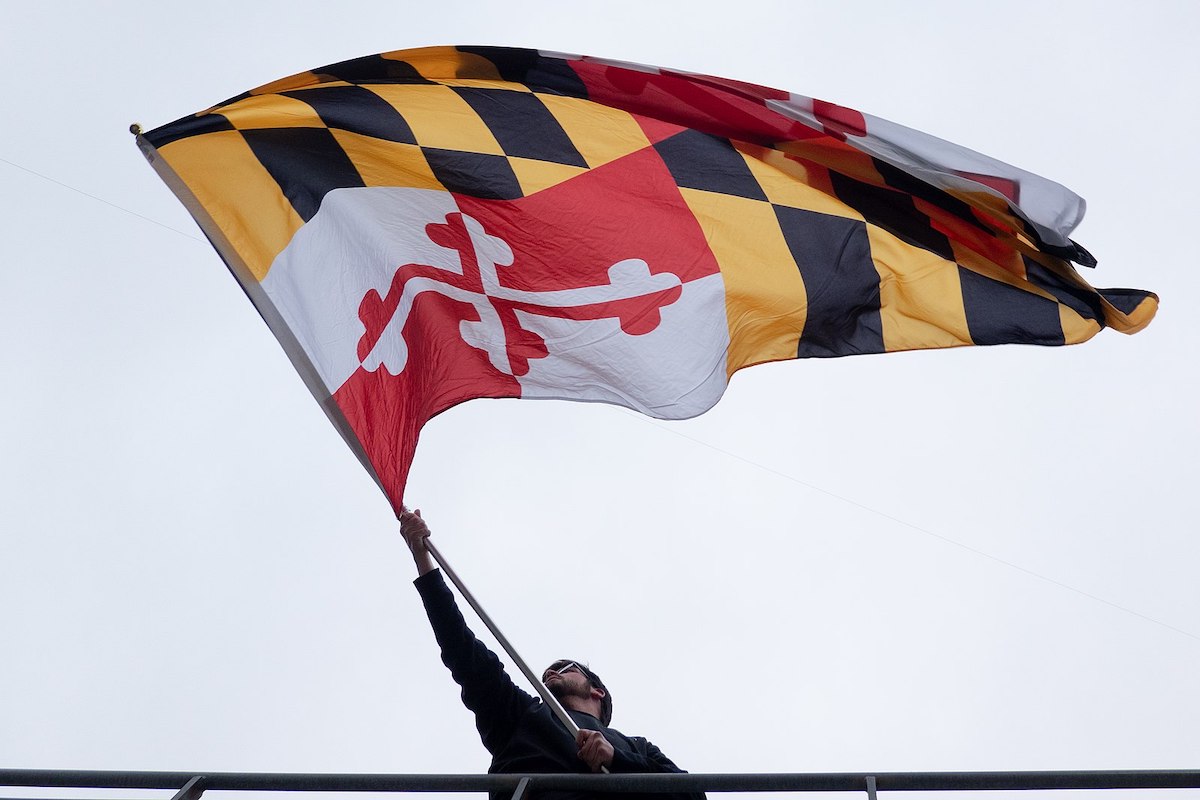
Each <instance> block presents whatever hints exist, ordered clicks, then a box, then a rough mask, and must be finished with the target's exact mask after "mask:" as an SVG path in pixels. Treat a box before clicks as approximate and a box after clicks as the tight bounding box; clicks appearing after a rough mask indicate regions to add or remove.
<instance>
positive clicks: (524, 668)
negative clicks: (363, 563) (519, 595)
mask: <svg viewBox="0 0 1200 800" xmlns="http://www.w3.org/2000/svg"><path fill="white" fill-rule="evenodd" d="M425 547H426V549H427V550H429V554H430V555H431V556H433V559H434V560H435V561H437V563H438V566H440V567H441V568H442V572H445V573H446V577H447V578H449V579H450V582H451V583H453V584H454V585H455V587H457V589H458V591H459V594H461V595H462V596H463V599H465V600H466V601H467V603H468V604H470V606H471V608H473V609H475V613H476V614H478V615H479V618H480V619H481V620H483V624H484V625H486V626H487V628H488V630H489V631H491V632H492V636H495V637H496V641H497V642H499V643H500V646H501V647H503V648H504V652H506V653H508V655H509V656H510V657H511V658H512V660H513V661H515V662H516V664H517V668H518V669H520V670H521V672H522V673H524V675H525V677H526V678H528V679H529V682H530V683H532V684H533V688H535V689H537V693H538V694H540V695H541V696H542V701H543V702H545V704H546V705H548V706H550V710H551V711H553V712H554V715H555V716H556V717H558V718H559V720H560V721H561V722H562V724H563V725H566V726H567V730H568V731H570V732H571V736H572V737H578V736H579V726H578V725H576V724H575V720H573V719H571V715H570V714H568V713H567V710H566V709H565V708H563V706H562V703H560V702H558V698H557V697H555V696H554V695H552V694H550V690H549V689H547V688H546V684H544V683H542V679H541V678H540V677H539V676H537V675H535V674H534V672H533V670H531V669H530V668H529V665H528V664H526V663H525V659H523V658H521V654H520V653H518V652H517V651H516V650H515V649H513V646H512V644H510V643H509V641H508V637H507V636H505V635H504V634H503V633H502V632H501V631H500V629H499V628H497V627H496V623H494V622H492V618H491V617H489V616H488V614H487V612H486V611H484V610H483V608H482V607H481V606H480V605H479V603H478V602H476V600H475V596H474V595H473V594H471V590H470V589H468V588H467V587H466V586H464V585H463V582H462V581H461V580H459V579H458V575H457V574H456V573H455V572H454V569H453V568H452V567H451V566H450V565H449V564H447V563H446V559H445V558H444V557H443V556H442V554H441V553H439V552H438V549H437V548H436V547H434V545H433V542H432V541H430V539H429V537H425ZM604 771H605V772H608V770H607V769H606V770H604Z"/></svg>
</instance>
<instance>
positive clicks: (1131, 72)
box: [0, 0, 1200, 798]
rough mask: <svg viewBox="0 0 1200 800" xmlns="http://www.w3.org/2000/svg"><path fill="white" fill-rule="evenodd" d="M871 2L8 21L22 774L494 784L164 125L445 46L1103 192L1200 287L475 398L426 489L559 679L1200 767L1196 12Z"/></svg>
mask: <svg viewBox="0 0 1200 800" xmlns="http://www.w3.org/2000/svg"><path fill="white" fill-rule="evenodd" d="M834 6H835V4H829V3H798V2H788V3H765V2H759V3H756V4H752V5H751V4H730V3H723V4H711V3H699V2H692V3H671V4H668V3H650V2H645V3H620V4H616V3H614V4H600V3H593V4H572V3H563V2H558V3H534V2H528V3H507V4H504V5H503V6H501V4H483V3H480V4H471V3H463V2H447V1H445V0H443V1H441V2H437V3H429V4H421V5H418V4H410V3H398V2H390V3H365V2H359V3H355V2H343V3H340V4H336V5H335V4H327V5H323V6H317V5H311V6H306V5H305V4H303V3H251V2H236V3H234V2H205V3H193V4H187V5H186V6H185V5H183V4H172V3H138V2H128V3H121V4H116V3H112V4H109V3H95V4H85V3H77V4H71V3H46V4H33V3H17V2H12V1H11V0H6V1H5V2H3V3H0V10H2V16H3V23H2V24H0V75H2V77H0V87H2V89H0V91H2V97H3V104H2V106H0V107H2V108H3V112H2V114H3V120H4V124H3V125H2V126H0V159H2V160H0V220H2V222H0V234H2V235H0V374H3V376H4V391H3V393H2V395H0V767H13V768H16V767H20V768H54V769H130V770H196V771H298V772H395V773H412V772H434V773H437V772H463V773H468V772H482V771H484V769H485V768H486V765H487V756H486V753H485V752H484V750H483V748H482V746H481V745H480V744H479V743H478V739H477V737H476V734H475V730H474V726H473V723H472V720H471V718H470V716H469V715H468V713H467V712H466V711H465V710H464V709H463V708H462V707H461V704H460V703H459V700H458V693H457V688H456V687H455V686H454V685H453V683H452V682H451V680H450V678H449V675H448V674H447V673H446V671H445V669H444V668H443V667H442V665H441V663H440V661H439V660H438V657H437V652H436V647H435V645H434V642H433V637H432V634H431V633H430V632H429V629H428V625H427V623H426V621H425V619H424V614H423V611H422V609H421V606H420V602H419V600H418V598H417V595H416V593H415V591H414V590H413V589H412V588H411V586H410V581H411V579H412V577H413V576H414V574H415V573H414V570H413V567H412V563H411V560H410V559H409V556H408V554H407V551H406V550H405V548H404V546H403V543H402V541H401V539H400V538H399V536H398V535H397V534H396V533H395V529H396V524H395V521H394V520H393V519H392V515H391V513H390V511H389V508H388V505H387V503H386V502H385V500H384V498H383V496H382V495H381V494H380V493H379V491H378V490H377V489H376V487H375V485H374V484H373V483H372V482H371V480H370V478H368V476H367V474H366V473H365V472H364V471H363V470H362V469H361V467H360V466H359V465H358V463H357V461H356V460H355V458H354V457H353V455H352V454H351V453H350V451H349V449H347V448H346V446H345V445H344V444H343V443H342V441H341V439H340V438H339V436H338V435H337V433H336V432H335V431H334V429H333V428H332V427H331V426H330V425H329V423H328V422H327V421H326V419H325V417H324V415H323V414H322V412H321V411H320V409H319V408H318V406H317V405H316V403H315V402H314V401H313V399H312V398H311V396H310V395H309V393H308V391H307V390H306V389H305V387H304V386H303V384H302V383H301V381H300V379H299V377H298V376H297V375H296V374H295V373H294V371H293V369H292V367H291V365H290V364H289V363H288V361H287V359H286V357H285V356H284V354H283V351H282V350H281V349H280V347H279V346H278V345H277V344H276V342H275V340H274V339H273V337H272V336H271V334H270V333H269V331H268V330H267V328H266V326H265V325H264V324H263V323H262V321H261V320H260V319H259V317H258V315H257V314H256V312H255V311H254V309H253V308H252V307H251V305H250V303H249V302H248V301H247V300H246V298H245V297H244V296H243V294H242V293H241V291H240V290H239V288H238V287H237V284H236V283H235V281H234V280H233V279H232V278H231V277H230V276H229V274H228V273H227V272H226V270H225V267H224V266H223V264H222V263H221V261H220V259H219V258H218V257H217V255H216V254H215V252H213V251H212V249H211V248H210V247H209V246H208V244H207V243H205V242H204V241H203V240H202V239H203V237H202V236H201V234H200V233H199V230H198V229H197V228H196V226H195V225H194V224H193V223H192V222H191V220H190V218H189V217H188V216H187V215H186V213H185V212H184V210H183V207H182V206H181V205H180V204H179V203H178V202H177V201H176V200H175V199H174V198H173V197H172V196H171V194H170V192H169V191H168V190H167V189H166V187H165V186H164V185H163V184H162V183H161V182H160V181H159V179H158V178H157V177H156V176H155V174H154V173H153V171H152V170H151V169H150V167H149V166H148V165H147V164H146V163H145V162H144V160H143V159H142V156H141V155H140V154H139V152H138V150H137V148H136V147H135V145H134V142H133V138H132V137H131V136H130V135H129V133H128V132H127V128H128V125H129V124H130V123H131V122H134V121H137V122H140V123H142V124H143V125H144V126H145V127H146V128H147V129H149V128H152V127H156V126H158V125H161V124H164V123H166V122H169V121H171V120H174V119H176V118H178V117H180V116H183V115H185V114H188V113H191V112H194V111H197V110H199V109H202V108H205V107H207V106H209V105H211V104H213V103H215V102H217V101H220V100H223V99H225V98H226V97H229V96H231V95H234V94H237V93H239V92H241V91H243V90H245V89H249V88H251V87H253V86H257V85H259V84H262V83H265V82H267V81H269V80H272V79H275V78H279V77H283V76H285V75H290V74H292V73H295V72H298V71H301V70H304V69H308V68H312V67H316V66H320V65H323V64H327V63H331V62H335V61H339V60H343V59H346V58H351V57H355V56H360V55H366V54H370V53H376V52H380V51H385V50H393V49H400V48H407V47H416V46H422V45H430V44H500V45H515V46H529V47H541V48H545V49H552V50H560V51H568V52H582V53H587V54H592V55H600V56H605V57H610V58H617V59H625V60H630V61H638V62H643V63H651V64H660V65H664V66H671V67H676V68H681V69H687V70H692V71H697V72H704V73H708V74H714V75H721V76H725V77H732V78H739V79H742V80H749V81H754V82H758V83H763V84H766V85H769V86H774V87H778V88H782V89H788V90H792V91H796V92H799V93H802V94H807V95H811V96H815V97H819V98H822V99H827V100H830V101H833V102H837V103H841V104H844V105H848V106H851V107H854V108H858V109H860V110H862V111H866V112H869V113H872V114H875V115H878V116H882V117H887V118H890V119H892V120H895V121H897V122H900V123H904V124H907V125H910V126H912V127H916V128H919V129H921V130H924V131H927V132H930V133H933V134H936V135H938V136H941V137H943V138H947V139H950V140H951V141H955V142H958V143H961V144H964V145H967V146H969V147H972V148H974V149H977V150H980V151H983V152H985V153H987V154H989V155H992V156H995V157H998V158H1001V159H1003V160H1006V161H1009V162H1011V163H1014V164H1016V165H1018V166H1021V167H1024V168H1026V169H1029V170H1032V171H1034V172H1038V173H1041V174H1043V175H1046V176H1047V177H1050V178H1053V179H1055V180H1058V181H1060V182H1062V183H1064V184H1066V185H1067V186H1069V187H1071V188H1072V189H1074V190H1075V191H1077V192H1079V193H1080V194H1081V195H1083V196H1084V197H1085V198H1087V200H1088V201H1089V211H1088V217H1087V219H1086V221H1085V222H1084V224H1083V225H1082V226H1081V227H1080V229H1079V230H1078V231H1077V233H1076V236H1075V238H1076V239H1077V240H1078V241H1080V242H1081V243H1082V244H1083V245H1084V246H1085V247H1087V248H1088V249H1089V250H1091V251H1092V252H1093V253H1095V254H1096V255H1097V257H1098V258H1099V259H1100V266H1099V268H1098V269H1097V270H1095V271H1094V272H1088V273H1087V274H1086V277H1087V278H1088V279H1089V280H1090V281H1091V282H1093V283H1094V284H1096V285H1099V286H1133V287H1138V288H1147V289H1151V290H1154V291H1157V292H1158V293H1159V294H1160V295H1161V297H1162V303H1163V305H1162V310H1161V311H1160V314H1159V317H1158V319H1157V320H1156V321H1155V322H1154V323H1153V324H1152V325H1151V326H1150V327H1149V328H1148V329H1147V330H1146V331H1145V332H1143V333H1141V334H1139V335H1137V336H1134V337H1125V336H1122V335H1120V334H1117V333H1115V332H1112V331H1105V332H1103V333H1101V334H1100V335H1099V336H1097V337H1096V338H1095V339H1094V340H1093V341H1092V342H1090V343H1087V344H1085V345H1081V346H1079V347H1073V348H1061V349H1036V348H1022V347H999V348H968V349H963V350H957V351H932V352H922V353H911V354H894V355H887V356H873V357H860V358H849V359H837V360H829V361H816V360H810V361H793V362H787V363H783V364H776V365H770V366H763V367H757V368H753V369H750V370H746V371H744V372H742V373H740V374H739V375H738V376H737V377H736V378H735V379H734V380H733V382H732V385H731V386H730V389H729V391H728V393H727V394H726V397H725V399H724V400H723V401H722V402H721V403H720V404H719V405H718V406H717V407H716V409H714V410H713V411H712V412H710V413H708V414H707V415H705V416H703V417H700V418H699V419H696V420H692V421H688V422H679V423H658V422H654V421H651V420H649V419H646V418H642V417H639V416H637V415H635V414H632V413H629V412H626V411H623V410H621V409H616V408H612V407H605V406H597V405H589V404H568V403H560V402H514V401H475V402H473V403H468V404H466V405H464V406H460V407H458V408H456V409H454V410H452V411H450V412H448V413H446V414H444V415H442V416H441V417H439V418H438V419H436V420H434V421H433V422H432V423H430V424H429V425H428V426H427V427H426V429H425V432H424V436H423V439H422V442H421V446H420V448H419V449H418V453H417V459H416V462H415V466H414V469H413V473H412V478H411V481H410V484H409V492H408V497H409V499H410V500H411V501H412V503H413V504H415V505H417V506H419V507H421V508H422V509H424V511H425V514H426V517H427V518H428V519H429V520H430V521H431V525H432V527H433V528H434V531H435V535H436V536H437V539H438V542H439V544H440V545H441V547H442V548H443V550H444V552H445V553H446V555H447V556H448V557H449V558H450V559H451V560H452V562H453V563H454V564H455V566H456V567H457V569H458V571H459V572H460V573H461V574H462V575H463V577H464V579H466V580H467V581H468V583H469V585H470V586H471V587H472V588H473V590H474V591H475V593H476V594H477V595H478V596H479V597H480V598H481V600H482V601H483V602H484V603H485V605H486V606H487V607H488V609H489V611H490V612H491V613H492V615H493V616H494V617H495V618H496V619H497V620H498V621H499V622H500V624H501V625H502V626H503V627H504V629H505V631H506V633H507V634H508V635H509V637H510V638H511V639H513V640H514V641H515V642H516V643H518V646H519V647H520V649H521V650H522V652H523V654H524V655H525V656H526V658H527V659H528V660H530V661H531V662H532V663H534V664H536V665H539V666H540V665H542V664H544V663H547V662H549V661H550V660H551V659H553V658H556V657H560V656H565V657H570V658H578V659H584V660H588V661H590V662H591V664H592V666H594V667H595V668H596V670H597V672H599V673H600V674H601V675H602V676H603V677H604V679H605V681H606V682H607V683H608V685H609V686H610V687H611V689H612V690H613V694H614V698H615V716H614V724H615V726H616V727H617V728H618V729H621V730H623V731H625V732H627V733H633V734H643V735H647V736H649V737H650V738H651V739H652V740H653V741H655V742H656V743H657V744H659V745H660V746H661V747H662V748H663V750H664V751H665V752H667V753H668V754H669V755H670V756H671V757H673V758H674V759H675V760H676V761H677V762H678V763H679V764H680V765H681V766H684V767H685V768H687V769H690V770H691V771H695V772H810V771H812V772H826V771H859V770H863V771H866V770H870V771H915V770H1027V769H1181V768H1192V769H1195V768H1198V767H1200V722H1198V720H1200V679H1198V678H1197V676H1198V674H1200V588H1198V584H1197V579H1196V565H1197V562H1198V560H1200V541H1198V539H1197V528H1198V527H1200V526H1197V524H1196V521H1195V517H1196V514H1195V488H1194V484H1195V479H1196V474H1197V470H1196V451H1197V447H1198V446H1200V422H1198V419H1197V389H1198V386H1200V371H1198V368H1197V356H1196V353H1197V347H1200V331H1198V330H1197V328H1196V326H1195V324H1194V323H1193V321H1192V320H1191V317H1192V316H1194V315H1193V314H1191V313H1190V312H1188V311H1187V309H1188V308H1189V307H1190V306H1191V304H1192V303H1193V302H1194V298H1195V297H1196V296H1197V295H1198V294H1200V270H1197V268H1196V264H1195V263H1194V262H1195V245H1194V244H1193V242H1192V240H1191V234H1192V233H1193V232H1194V231H1195V226H1196V222H1195V218H1196V203H1195V194H1194V192H1195V187H1196V186H1197V185H1198V184H1200V175H1198V174H1197V172H1198V170H1197V159H1196V157H1195V153H1194V148H1193V147H1192V145H1191V142H1190V140H1191V138H1192V135H1193V133H1194V132H1195V131H1196V130H1197V125H1198V120H1197V116H1198V112H1197V103H1196V91H1197V90H1196V86H1197V80H1198V79H1200V61H1198V60H1197V58H1196V54H1195V31H1196V30H1197V29H1198V26H1200V6H1197V5H1195V4H1193V3H1190V2H1178V3H1170V2H1159V3H1143V4H1139V7H1138V8H1137V9H1136V10H1135V9H1133V8H1131V7H1127V4H1124V3H1121V4H1118V3H1082V2H1080V3H1045V4H1042V3H1018V4H1013V3H1006V4H991V5H987V6H984V5H982V4H979V5H968V4H959V3H904V4H901V3H894V4H893V3H878V4H872V3H860V4H836V7H834ZM33 173H37V174H36V175H35V174H33ZM67 187H69V188H67ZM1118 607H1120V608H1118ZM1122 609H1124V610H1122ZM477 627H481V626H477ZM12 793H13V790H8V794H12ZM1157 796H1158V797H1172V798H1174V797H1191V798H1196V797H1200V791H1197V792H1184V793H1169V794H1159V795H1157ZM1112 797H1114V798H1115V797H1116V795H1113V796H1112Z"/></svg>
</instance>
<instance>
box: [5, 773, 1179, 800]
mask: <svg viewBox="0 0 1200 800" xmlns="http://www.w3.org/2000/svg"><path fill="white" fill-rule="evenodd" d="M0 787H40V788H73V789H166V790H172V791H174V793H175V794H174V796H173V798H172V800H199V798H200V796H201V795H202V794H203V793H204V792H207V791H265V792H506V793H511V794H512V798H513V800H523V798H524V797H525V795H526V794H527V793H529V792H530V791H541V790H567V791H581V792H644V793H652V792H866V794H867V796H868V798H869V800H875V798H876V792H914V791H932V792H939V791H1001V790H1023V789H1024V790H1034V789H1197V788H1200V770H1092V771H1058V772H876V773H864V772H818V773H764V774H703V773H691V774H653V775H651V774H616V775H576V774H554V775H549V774H547V775H390V774H336V773H318V774H303V773H270V772H123V771H117V770H22V769H3V770H0ZM0 800H2V798H0Z"/></svg>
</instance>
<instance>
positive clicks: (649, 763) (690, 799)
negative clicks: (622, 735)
mask: <svg viewBox="0 0 1200 800" xmlns="http://www.w3.org/2000/svg"><path fill="white" fill-rule="evenodd" d="M626 738H627V739H628V740H629V743H630V744H632V745H633V750H614V751H613V761H612V768H611V769H612V771H613V772H614V773H617V772H687V770H684V769H680V768H679V767H677V766H675V762H674V761H672V760H671V759H669V758H667V756H666V755H665V754H664V753H663V751H662V750H659V749H658V748H657V747H655V746H654V743H653V742H651V741H649V740H647V739H645V738H643V737H641V736H628V737H626ZM658 797H660V798H663V800H706V797H705V794H704V792H674V793H671V794H661V795H658Z"/></svg>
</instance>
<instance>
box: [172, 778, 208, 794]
mask: <svg viewBox="0 0 1200 800" xmlns="http://www.w3.org/2000/svg"><path fill="white" fill-rule="evenodd" d="M202 794H204V776H203V775H195V776H193V777H192V779H191V780H190V781H188V782H187V783H185V784H184V785H183V788H181V789H180V790H179V791H178V792H176V793H175V796H174V797H172V798H171V800H200V795H202Z"/></svg>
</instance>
